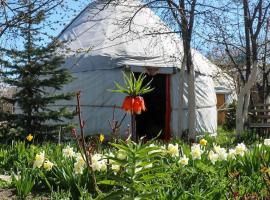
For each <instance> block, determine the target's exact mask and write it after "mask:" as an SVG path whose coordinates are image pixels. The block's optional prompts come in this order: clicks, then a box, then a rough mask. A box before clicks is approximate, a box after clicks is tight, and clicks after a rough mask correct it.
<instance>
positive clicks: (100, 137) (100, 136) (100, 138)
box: [99, 134, 105, 143]
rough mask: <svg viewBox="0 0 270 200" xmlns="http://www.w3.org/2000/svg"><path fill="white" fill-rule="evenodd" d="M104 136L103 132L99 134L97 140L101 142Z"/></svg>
mask: <svg viewBox="0 0 270 200" xmlns="http://www.w3.org/2000/svg"><path fill="white" fill-rule="evenodd" d="M104 139H105V137H104V135H103V134H100V135H99V141H100V142H101V143H102V142H103V141H104Z"/></svg>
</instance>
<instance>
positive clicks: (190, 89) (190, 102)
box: [188, 62, 196, 141]
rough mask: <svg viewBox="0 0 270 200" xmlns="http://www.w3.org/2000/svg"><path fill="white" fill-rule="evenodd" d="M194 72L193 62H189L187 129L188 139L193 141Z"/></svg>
mask: <svg viewBox="0 0 270 200" xmlns="http://www.w3.org/2000/svg"><path fill="white" fill-rule="evenodd" d="M195 106H196V105H195V72H194V66H193V63H192V62H191V63H190V71H189V73H188V130H189V141H195V136H196V133H195V131H196V130H195V119H196V116H195Z"/></svg>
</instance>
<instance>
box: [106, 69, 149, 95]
mask: <svg viewBox="0 0 270 200" xmlns="http://www.w3.org/2000/svg"><path fill="white" fill-rule="evenodd" d="M123 78H124V86H121V85H120V84H119V83H117V82H114V83H115V87H116V89H115V90H110V91H112V92H118V93H124V94H127V95H129V96H140V95H143V94H146V93H149V92H151V91H153V90H154V88H151V86H150V84H151V81H150V82H148V83H146V84H144V83H143V81H144V79H145V78H146V75H145V74H144V73H141V74H140V75H139V77H138V78H137V79H136V77H135V75H134V73H133V72H130V73H129V74H126V73H124V72H123Z"/></svg>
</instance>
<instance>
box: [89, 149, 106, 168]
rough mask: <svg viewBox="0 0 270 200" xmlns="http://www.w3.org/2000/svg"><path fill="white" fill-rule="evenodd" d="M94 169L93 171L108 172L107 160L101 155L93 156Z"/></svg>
mask: <svg viewBox="0 0 270 200" xmlns="http://www.w3.org/2000/svg"><path fill="white" fill-rule="evenodd" d="M91 167H92V169H93V171H106V170H107V165H106V161H105V159H103V156H102V155H101V154H98V153H97V154H94V155H93V156H92V166H91Z"/></svg>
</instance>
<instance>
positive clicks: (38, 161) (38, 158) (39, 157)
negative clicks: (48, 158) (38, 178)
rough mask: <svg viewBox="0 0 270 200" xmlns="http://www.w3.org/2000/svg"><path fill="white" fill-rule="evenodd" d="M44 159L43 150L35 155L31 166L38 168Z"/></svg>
mask: <svg viewBox="0 0 270 200" xmlns="http://www.w3.org/2000/svg"><path fill="white" fill-rule="evenodd" d="M44 160H45V152H44V151H42V152H41V153H39V154H37V155H36V157H35V161H34V165H33V167H34V168H36V167H37V168H40V167H41V166H42V165H43V163H44Z"/></svg>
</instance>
